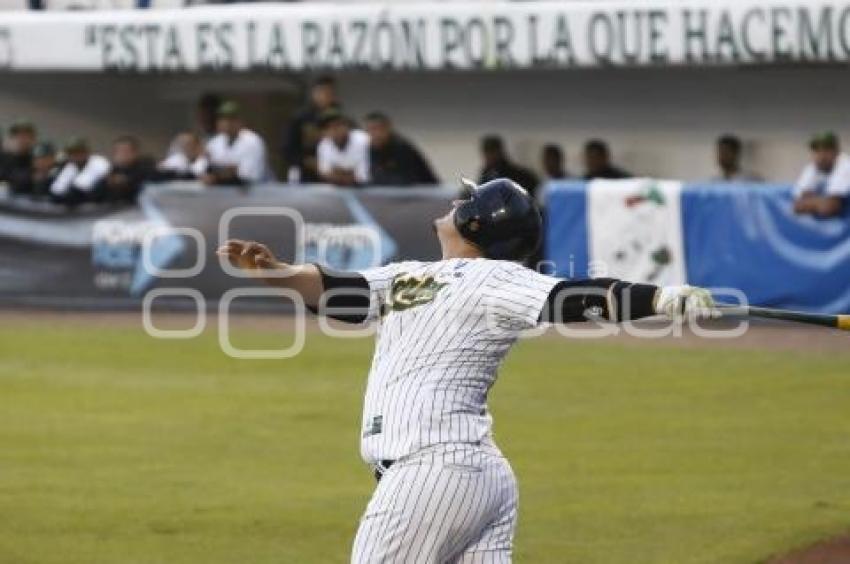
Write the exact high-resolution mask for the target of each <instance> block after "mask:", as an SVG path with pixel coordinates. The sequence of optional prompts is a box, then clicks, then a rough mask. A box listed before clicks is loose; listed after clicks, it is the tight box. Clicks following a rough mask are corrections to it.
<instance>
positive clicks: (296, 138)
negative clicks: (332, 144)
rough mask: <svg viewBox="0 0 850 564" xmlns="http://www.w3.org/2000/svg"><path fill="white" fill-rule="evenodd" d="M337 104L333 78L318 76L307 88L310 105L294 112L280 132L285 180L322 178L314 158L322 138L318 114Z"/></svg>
mask: <svg viewBox="0 0 850 564" xmlns="http://www.w3.org/2000/svg"><path fill="white" fill-rule="evenodd" d="M339 107H340V104H339V101H338V100H337V93H336V80H334V78H333V77H332V76H320V77H318V78H317V79H316V80H315V81H314V82H313V85H312V87H311V89H310V105H309V106H307V107H306V108H304V109H303V110H301V111H300V112H299V113H298V114H296V116H295V118H293V120H292V122H290V124H289V128H288V129H287V131H286V132H285V134H284V139H283V143H284V145H283V159H284V161H285V162H286V166H287V167H288V172H287V180H288V181H289V182H293V183H297V182H301V183H311V182H322V180H321V178H320V175H319V167H318V164H317V160H316V147H317V146H318V144H319V141H321V140H322V128H321V127H320V126H319V117H320V116H321V115H322V114H323V113H324V112H326V111H327V110H331V109H339Z"/></svg>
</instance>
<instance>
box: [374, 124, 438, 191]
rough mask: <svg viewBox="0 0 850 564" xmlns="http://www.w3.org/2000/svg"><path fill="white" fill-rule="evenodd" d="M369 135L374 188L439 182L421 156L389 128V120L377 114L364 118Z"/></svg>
mask: <svg viewBox="0 0 850 564" xmlns="http://www.w3.org/2000/svg"><path fill="white" fill-rule="evenodd" d="M366 133H368V134H369V168H370V177H371V183H372V184H374V185H377V186H412V185H418V184H419V185H421V184H439V182H440V180H439V179H438V178H437V176H436V175H435V174H434V172H433V171H432V170H431V165H430V164H428V161H427V160H426V159H425V157H423V156H422V153H420V152H419V150H418V149H417V148H416V147H415V146H414V145H413V144H412V143H411V142H410V141H408V140H407V139H405V138H404V137H402V136H401V135H399V134H398V133H396V132H395V130H394V129H393V124H392V121H390V118H389V117H387V116H386V115H385V114H382V113H381V112H372V113H370V114H369V115H367V116H366Z"/></svg>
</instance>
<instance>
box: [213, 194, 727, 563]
mask: <svg viewBox="0 0 850 564" xmlns="http://www.w3.org/2000/svg"><path fill="white" fill-rule="evenodd" d="M470 184H471V183H470ZM469 188H470V191H469V197H468V198H467V199H465V200H460V201H455V202H453V205H452V208H451V210H449V212H448V213H447V214H446V215H445V216H443V217H441V218H439V219H437V220H436V221H435V222H434V228H435V231H436V233H437V237H438V238H439V241H440V245H441V248H442V253H443V258H442V260H439V261H435V262H418V261H409V262H400V263H394V264H389V265H387V266H382V267H378V268H373V269H369V270H365V271H363V272H335V271H333V270H331V269H329V268H326V267H324V266H320V265H314V264H305V265H289V264H284V263H281V262H279V261H278V260H277V259H275V257H274V256H273V255H272V253H271V252H269V250H268V248H266V247H265V246H264V245H261V244H259V243H254V242H245V241H238V240H231V241H228V242H227V243H226V244H225V245H224V246H222V247H221V248H220V249H219V251H218V252H219V254H220V255H223V256H226V257H227V258H229V260H230V261H231V262H232V263H233V264H234V265H236V266H238V267H241V268H244V269H250V270H252V271H255V273H256V274H257V275H258V276H259V277H261V278H262V279H263V280H264V281H266V282H267V283H268V284H271V285H274V286H278V287H283V288H288V289H294V290H295V291H297V292H298V293H300V295H301V296H303V298H304V301H305V303H306V304H307V305H308V307H310V308H311V309H312V310H313V311H315V312H317V313H319V314H321V315H326V316H329V317H332V318H335V319H340V320H343V321H346V322H351V323H364V322H367V321H372V320H374V321H376V322H377V323H378V332H377V343H376V347H375V353H374V357H373V359H372V366H371V369H370V371H369V379H368V384H367V389H366V399H365V405H364V408H363V423H362V428H361V433H360V434H361V437H362V439H361V454H362V456H363V459H364V460H365V461H366V462H367V463H368V464H369V465H370V466H371V467H372V468H373V469H374V472H375V476H376V478H377V479H378V486H377V488H376V490H375V492H374V494H373V496H372V499H371V501H370V502H369V505H368V507H367V508H366V512H365V514H364V515H363V517H362V519H361V521H360V526H359V529H358V531H357V536H356V538H355V540H354V547H353V550H352V556H351V561H352V562H354V563H358V564H359V563H378V562H381V563H390V562H393V563H411V562H413V563H444V562H450V563H456V562H461V563H473V562H474V563H501V562H510V560H511V550H512V541H513V536H514V529H515V527H516V520H517V486H516V479H515V478H514V474H513V472H512V471H511V467H510V465H509V464H508V462H507V460H506V459H505V458H504V456H503V455H502V453H501V452H500V451H499V449H498V447H497V446H496V444H495V443H494V441H493V437H492V431H491V428H492V418H491V416H490V411H489V409H488V407H487V395H488V392H489V391H490V388H491V387H492V386H493V384H494V382H495V380H496V376H497V371H498V368H499V365H500V364H501V362H502V360H503V359H504V358H505V356H506V355H507V353H508V351H509V350H510V348H511V346H512V345H513V344H514V342H516V340H517V338H518V337H519V335H520V333H521V332H522V331H523V330H525V329H530V328H533V327H535V326H537V325H538V324H540V323H545V322H561V323H563V322H578V321H586V319H587V315H589V314H590V315H593V316H599V317H602V318H605V319H608V320H611V321H626V320H630V319H638V318H641V317H646V316H650V315H655V314H664V315H667V316H669V317H671V318H673V317H676V316H678V315H681V314H691V315H694V316H710V315H713V313H714V310H713V307H714V304H713V301H712V298H711V295H710V293H708V292H707V291H706V290H703V289H699V288H694V287H690V286H676V287H665V288H658V287H656V286H651V285H647V284H632V283H628V282H622V281H619V280H614V279H591V280H580V281H567V280H559V279H557V278H552V277H549V276H544V275H542V274H539V273H537V272H535V271H534V270H531V269H529V268H526V267H524V266H522V265H521V264H519V263H518V262H517V261H520V260H522V259H523V258H524V257H527V256H529V255H530V254H531V253H533V252H534V251H535V249H536V248H537V247H538V245H539V243H540V239H541V218H540V214H539V212H538V210H537V208H536V207H535V204H534V202H533V201H532V199H531V198H530V197H529V195H528V193H527V192H526V191H525V190H524V189H523V188H522V187H520V186H519V185H518V184H516V183H514V182H513V181H511V180H507V179H496V180H492V181H490V182H487V183H486V184H483V185H481V186H475V185H472V186H470V187H469Z"/></svg>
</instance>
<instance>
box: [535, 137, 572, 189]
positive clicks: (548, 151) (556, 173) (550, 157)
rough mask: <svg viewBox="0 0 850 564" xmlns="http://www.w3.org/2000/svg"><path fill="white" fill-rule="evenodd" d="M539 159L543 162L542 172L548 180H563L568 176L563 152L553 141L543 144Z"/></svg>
mask: <svg viewBox="0 0 850 564" xmlns="http://www.w3.org/2000/svg"><path fill="white" fill-rule="evenodd" d="M540 160H541V163H542V164H543V173H544V174H545V175H546V178H547V179H548V180H563V179H564V178H569V177H570V174H569V173H568V172H567V169H566V168H565V165H564V161H565V159H564V152H563V151H562V150H561V147H560V146H558V145H556V144H554V143H548V144H546V145H544V146H543V151H542V153H541V155H540Z"/></svg>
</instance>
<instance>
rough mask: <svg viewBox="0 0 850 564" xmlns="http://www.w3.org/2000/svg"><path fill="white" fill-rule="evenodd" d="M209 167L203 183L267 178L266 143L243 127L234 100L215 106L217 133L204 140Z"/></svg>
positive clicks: (223, 182)
mask: <svg viewBox="0 0 850 564" xmlns="http://www.w3.org/2000/svg"><path fill="white" fill-rule="evenodd" d="M207 155H208V157H209V160H210V166H209V170H208V171H207V172H206V173H204V174H203V175H202V176H201V180H202V181H203V182H204V184H230V185H245V184H254V183H257V182H263V181H265V180H268V177H269V174H268V168H267V166H266V144H265V143H264V142H263V140H262V138H261V137H260V136H259V135H257V134H256V133H255V132H253V131H251V130H250V129H248V128H247V127H245V125H244V123H243V122H242V118H241V115H240V109H239V106H238V105H237V104H236V102H225V103H223V104H222V105H221V107H220V108H219V110H218V134H217V135H216V136H215V137H213V138H212V139H210V141H209V143H207Z"/></svg>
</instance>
